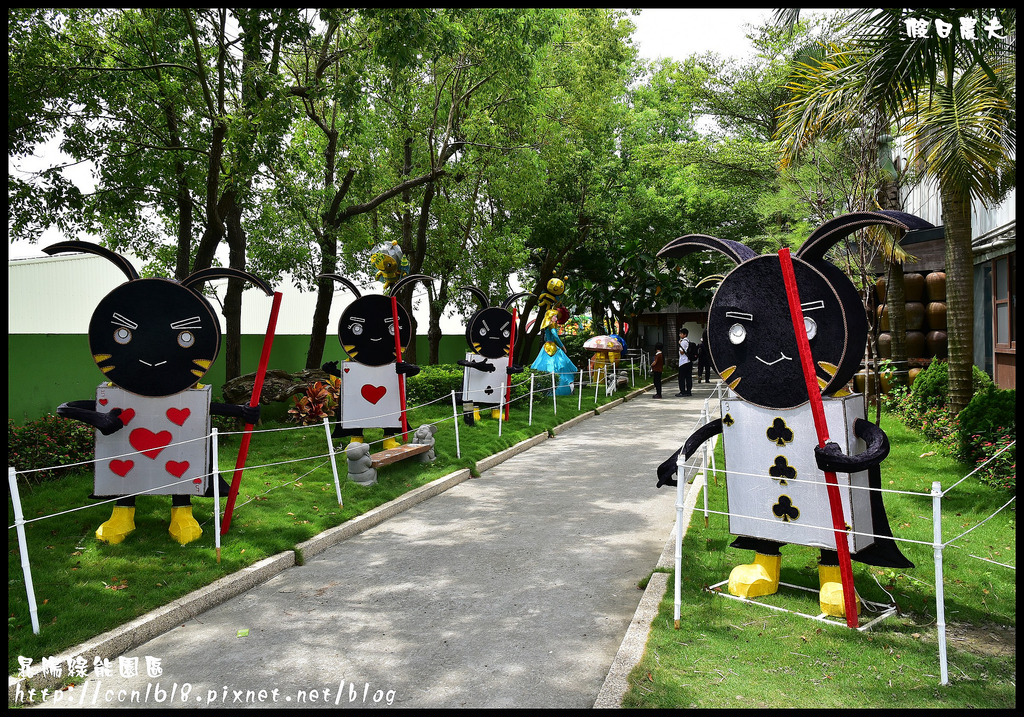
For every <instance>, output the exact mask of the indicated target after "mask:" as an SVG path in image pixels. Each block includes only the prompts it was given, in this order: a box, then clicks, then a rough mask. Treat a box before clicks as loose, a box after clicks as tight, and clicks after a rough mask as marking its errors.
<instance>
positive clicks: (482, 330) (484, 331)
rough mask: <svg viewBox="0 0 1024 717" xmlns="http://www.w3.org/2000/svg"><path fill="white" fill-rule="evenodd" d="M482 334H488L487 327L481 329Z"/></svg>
mask: <svg viewBox="0 0 1024 717" xmlns="http://www.w3.org/2000/svg"><path fill="white" fill-rule="evenodd" d="M480 335H481V336H486V335H487V329H484V328H481V329H480Z"/></svg>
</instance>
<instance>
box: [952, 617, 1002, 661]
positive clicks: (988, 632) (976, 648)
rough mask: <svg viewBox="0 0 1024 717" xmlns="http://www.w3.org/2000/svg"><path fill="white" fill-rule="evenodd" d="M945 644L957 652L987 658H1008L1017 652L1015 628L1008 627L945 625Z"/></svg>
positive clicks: (962, 624) (964, 624) (963, 624)
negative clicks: (960, 651)
mask: <svg viewBox="0 0 1024 717" xmlns="http://www.w3.org/2000/svg"><path fill="white" fill-rule="evenodd" d="M946 644H947V645H948V646H949V647H953V648H956V649H957V650H965V651H967V652H973V653H974V654H976V655H987V656H989V657H1009V656H1011V655H1015V654H1016V652H1017V648H1016V644H1017V628H1015V627H1011V626H1009V625H968V624H966V623H955V622H954V623H949V624H947V625H946Z"/></svg>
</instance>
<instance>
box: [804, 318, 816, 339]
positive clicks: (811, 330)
mask: <svg viewBox="0 0 1024 717" xmlns="http://www.w3.org/2000/svg"><path fill="white" fill-rule="evenodd" d="M804 329H806V330H807V340H808V341H809V340H811V339H813V338H814V335H815V334H817V333H818V325H817V324H816V323H814V319H812V318H810V317H807V316H805V317H804Z"/></svg>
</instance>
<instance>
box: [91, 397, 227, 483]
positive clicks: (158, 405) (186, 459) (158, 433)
mask: <svg viewBox="0 0 1024 717" xmlns="http://www.w3.org/2000/svg"><path fill="white" fill-rule="evenodd" d="M210 393H211V392H210V387H209V386H204V387H203V388H190V389H188V390H186V391H182V392H181V393H176V394H173V395H171V396H140V395H138V394H135V393H131V392H129V391H125V390H124V389H123V388H118V387H117V386H108V385H107V384H100V386H99V387H98V388H97V389H96V409H97V410H98V411H110V410H112V409H114V408H120V409H121V420H122V422H124V423H125V426H124V428H122V429H121V430H119V431H117V432H115V433H112V434H110V435H109V436H104V435H103V434H102V433H100V432H99V431H96V473H95V489H94V492H95V494H96V495H97V496H119V495H129V494H134V493H140V492H142V491H146V494H147V495H195V496H201V495H204V494H205V493H206V487H207V485H209V480H210V476H209V472H210V441H209V438H208V437H209V434H210Z"/></svg>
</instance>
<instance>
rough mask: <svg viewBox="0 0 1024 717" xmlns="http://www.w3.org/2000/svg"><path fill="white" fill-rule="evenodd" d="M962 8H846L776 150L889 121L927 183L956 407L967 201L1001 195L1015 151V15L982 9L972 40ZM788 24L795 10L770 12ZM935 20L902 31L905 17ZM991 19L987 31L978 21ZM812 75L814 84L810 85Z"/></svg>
mask: <svg viewBox="0 0 1024 717" xmlns="http://www.w3.org/2000/svg"><path fill="white" fill-rule="evenodd" d="M975 12H976V11H975V10H971V9H956V8H953V9H949V8H946V9H942V8H929V9H927V10H923V9H920V8H918V9H913V10H907V9H900V8H882V9H877V8H876V9H856V10H852V11H850V14H849V15H848V16H847V20H848V23H849V24H848V26H847V29H848V31H849V34H848V37H849V39H848V42H847V43H846V44H844V45H843V46H831V47H830V48H828V53H827V55H826V59H825V60H823V61H821V62H816V63H812V64H809V65H806V66H805V68H804V80H805V81H804V82H801V83H799V84H797V85H795V86H794V87H793V88H791V89H792V90H793V93H794V98H793V100H792V102H791V103H790V104H789V105H788V106H787V107H786V110H787V113H786V116H785V118H784V121H783V130H782V132H781V133H780V134H781V135H782V137H783V146H784V150H783V151H784V156H785V157H787V158H790V159H791V158H793V157H795V156H796V155H797V154H798V153H799V150H800V148H801V147H802V146H804V145H805V144H806V143H807V142H810V141H813V140H814V139H815V138H817V137H820V136H824V135H825V134H827V133H828V132H830V131H835V130H837V129H841V128H844V127H849V126H851V125H853V124H855V123H856V122H857V121H858V120H859V118H861V117H866V116H868V115H869V114H870V112H872V111H877V110H880V111H882V112H884V113H885V115H886V116H887V117H888V118H889V119H890V120H891V121H892V122H893V125H894V127H895V129H896V132H897V133H898V134H899V135H900V136H902V137H904V138H905V139H906V141H907V143H908V145H909V146H910V147H911V148H912V151H913V152H914V154H915V157H914V161H915V162H917V163H918V165H919V166H920V167H921V168H922V170H923V172H924V174H925V175H926V176H931V177H933V178H935V179H936V180H937V183H938V187H939V195H940V198H941V200H942V221H943V224H944V226H945V235H946V240H945V241H946V277H947V279H946V286H947V305H948V319H949V321H948V324H949V388H950V395H949V400H948V406H949V408H950V409H951V410H952V411H954V412H959V411H960V410H961V409H962V408H963V407H964V406H966V405H967V403H968V402H969V401H970V399H971V396H972V395H973V389H972V375H973V364H974V347H973V325H974V289H973V280H974V266H973V255H972V247H971V241H972V237H973V232H972V226H971V202H972V200H978V201H980V202H982V203H985V204H988V203H994V202H997V201H999V200H1000V199H1001V198H1002V196H1003V195H1004V193H1005V176H1006V175H1007V174H1009V175H1010V176H1012V174H1013V166H1014V160H1015V155H1014V152H1015V147H1016V97H1015V95H1014V85H1015V74H1016V69H1015V60H1014V55H1015V49H1016V40H1015V38H1016V35H1015V32H1016V11H1015V10H1013V9H998V10H985V11H984V13H985V14H984V17H983V19H982V20H981V21H980V22H978V24H977V26H976V38H974V39H971V38H969V37H968V38H965V37H961V35H960V27H961V23H960V19H961V18H963V17H976V15H974V13H975ZM776 17H777V19H778V20H779V21H781V22H792V21H793V20H795V17H796V14H795V13H792V12H790V13H787V12H779V13H777V16H776ZM913 18H927V19H929V20H934V21H936V22H941V23H944V24H945V26H948V27H949V28H951V31H950V32H949V33H948V35H947V36H946V37H941V36H940V34H939V32H938V31H937V29H936V28H937V27H938V25H937V24H933V25H930V26H929V27H930V29H929V31H928V32H927V33H925V36H924V37H920V38H917V37H910V36H908V34H907V28H908V25H907V23H906V21H907V20H908V19H913ZM990 18H995V19H997V20H998V21H999V23H1000V30H1001V31H997V32H996V35H998V36H993V35H990V33H989V32H988V30H987V28H986V27H985V25H987V24H988V23H989V22H990ZM811 80H813V81H811Z"/></svg>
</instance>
